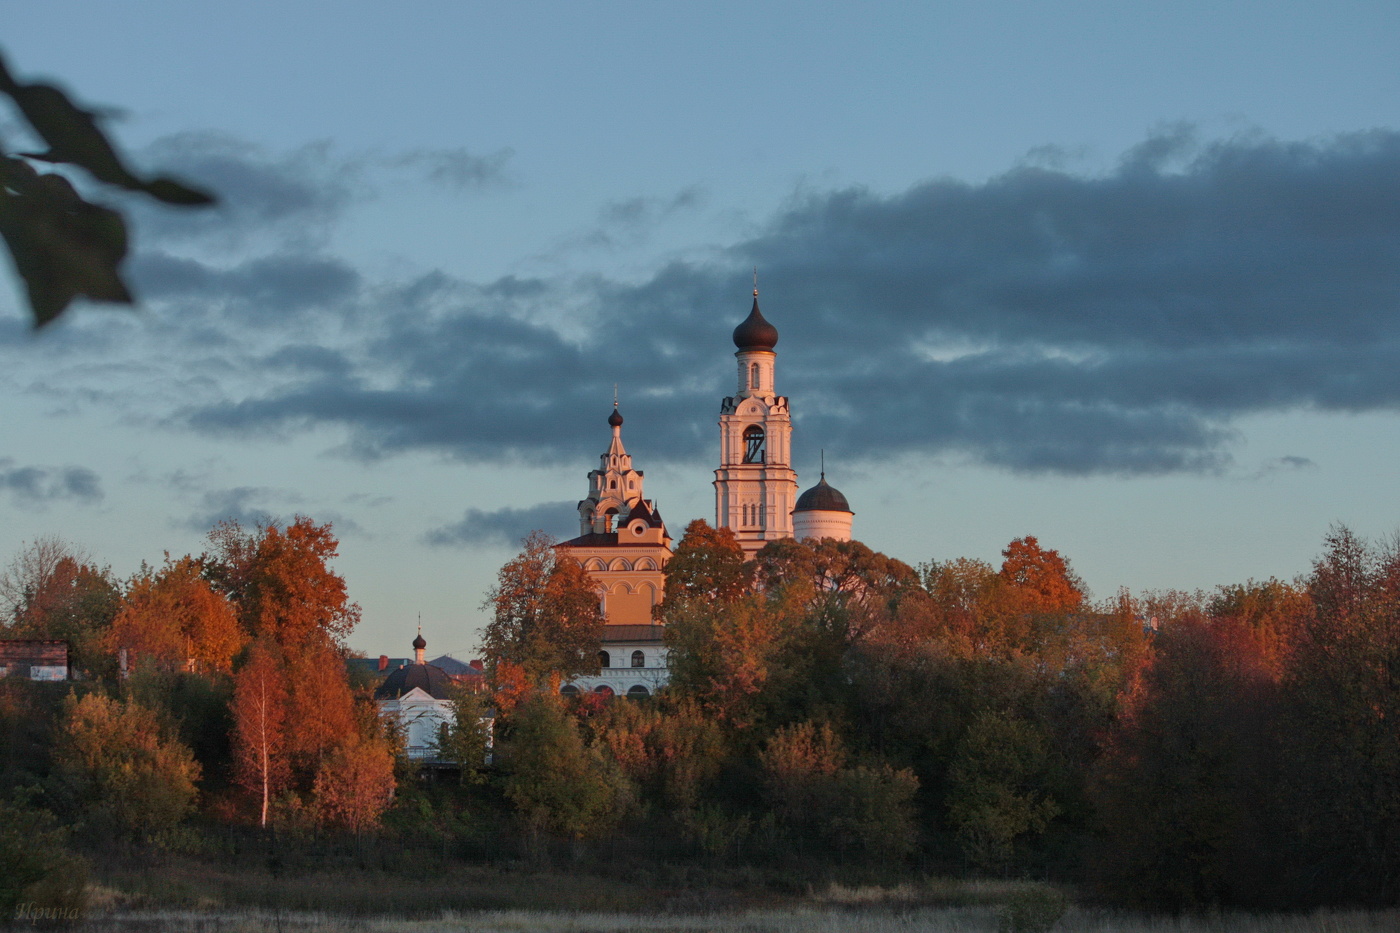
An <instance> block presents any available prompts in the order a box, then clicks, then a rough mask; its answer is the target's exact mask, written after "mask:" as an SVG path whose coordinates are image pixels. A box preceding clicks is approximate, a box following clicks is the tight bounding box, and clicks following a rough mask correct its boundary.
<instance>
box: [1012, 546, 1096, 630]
mask: <svg viewBox="0 0 1400 933" xmlns="http://www.w3.org/2000/svg"><path fill="white" fill-rule="evenodd" d="M1001 556H1002V557H1003V558H1004V560H1003V561H1002V564H1001V571H1000V573H999V574H998V575H999V576H1000V577H1001V578H1002V580H1003V581H1004V582H1006V583H1008V584H1010V586H1011V588H1012V590H1011V594H1010V595H1011V597H1012V600H1013V602H1014V603H1015V608H1016V609H1019V610H1020V611H1022V612H1067V611H1070V610H1073V609H1078V608H1079V607H1080V606H1081V605H1082V604H1083V603H1084V583H1083V581H1081V580H1080V579H1079V577H1078V576H1076V575H1075V573H1074V571H1072V570H1070V567H1069V561H1067V560H1065V559H1064V558H1063V557H1061V556H1060V552H1059V551H1054V550H1048V551H1047V550H1043V549H1042V548H1041V546H1040V542H1038V541H1036V539H1035V537H1034V536H1032V535H1026V536H1025V537H1024V538H1017V539H1015V540H1014V541H1012V542H1011V543H1010V544H1008V545H1007V546H1006V550H1004V551H1002V552H1001Z"/></svg>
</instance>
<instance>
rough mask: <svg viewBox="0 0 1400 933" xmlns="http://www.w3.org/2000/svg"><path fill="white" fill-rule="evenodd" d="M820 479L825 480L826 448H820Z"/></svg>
mask: <svg viewBox="0 0 1400 933" xmlns="http://www.w3.org/2000/svg"><path fill="white" fill-rule="evenodd" d="M822 479H826V448H825V447H823V448H822Z"/></svg>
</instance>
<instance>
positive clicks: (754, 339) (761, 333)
mask: <svg viewBox="0 0 1400 933" xmlns="http://www.w3.org/2000/svg"><path fill="white" fill-rule="evenodd" d="M777 345H778V328H776V327H774V326H773V325H772V324H769V323H768V319H767V318H765V317H764V316H763V312H762V311H760V310H758V292H757V291H755V292H754V294H753V310H752V311H750V312H749V316H748V317H746V318H744V323H742V324H740V325H739V326H738V327H736V328H734V346H736V347H738V348H739V349H740V350H771V349H773V348H774V347H776V346H777Z"/></svg>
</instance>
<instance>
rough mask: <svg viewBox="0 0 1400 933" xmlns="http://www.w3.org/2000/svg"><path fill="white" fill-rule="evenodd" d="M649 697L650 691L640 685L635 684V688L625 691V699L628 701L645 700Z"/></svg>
mask: <svg viewBox="0 0 1400 933" xmlns="http://www.w3.org/2000/svg"><path fill="white" fill-rule="evenodd" d="M649 696H651V691H650V690H648V689H647V688H646V687H643V686H642V685H641V684H637V686H635V687H633V688H632V689H630V690H628V691H627V699H629V700H645V699H646V698H647V697H649Z"/></svg>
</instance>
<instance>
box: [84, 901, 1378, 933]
mask: <svg viewBox="0 0 1400 933" xmlns="http://www.w3.org/2000/svg"><path fill="white" fill-rule="evenodd" d="M998 924H999V919H998V916H997V913H996V910H995V909H994V908H991V907H963V908H949V907H943V908H915V909H911V910H907V911H890V910H886V909H875V908H854V909H852V908H840V907H835V906H815V905H814V906H810V907H798V908H788V909H782V910H771V911H768V910H746V911H740V912H735V913H722V914H713V913H711V914H678V915H670V914H653V915H646V914H624V913H591V912H588V913H571V912H542V911H485V912H480V913H464V914H458V913H454V912H452V911H447V912H445V913H444V914H442V915H441V916H439V917H436V918H420V919H405V918H392V917H347V916H334V915H327V914H317V913H309V912H298V913H277V912H273V911H264V910H243V911H122V912H118V913H116V914H113V915H109V916H95V917H92V918H90V919H89V920H87V921H85V922H82V923H78V924H72V925H67V924H65V925H64V928H65V929H73V930H82V931H91V933H99V931H103V933H106V931H110V933H132V931H141V933H177V931H178V933H186V931H200V933H267V931H274V930H275V931H286V933H330V931H346V933H399V931H402V933H708V931H716V933H720V931H723V933H955V931H956V933H974V931H977V933H981V931H988V933H991V931H996V930H998V928H999V927H998ZM1396 929H1400V912H1394V911H1391V912H1369V913H1361V912H1354V913H1348V912H1339V913H1330V912H1328V913H1316V914H1308V915H1291V916H1286V915H1265V916H1255V915H1249V914H1213V915H1208V916H1194V917H1193V916H1188V917H1180V918H1174V917H1161V916H1145V915H1141V914H1133V913H1125V912H1117V911H1081V910H1078V909H1075V908H1071V909H1070V911H1069V913H1067V914H1066V915H1065V917H1064V918H1063V919H1062V920H1061V921H1060V922H1059V923H1058V924H1057V925H1056V926H1055V927H1054V930H1056V931H1063V933H1221V931H1241V933H1324V931H1325V933H1353V931H1355V933H1367V931H1377V933H1380V931H1393V930H1396Z"/></svg>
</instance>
